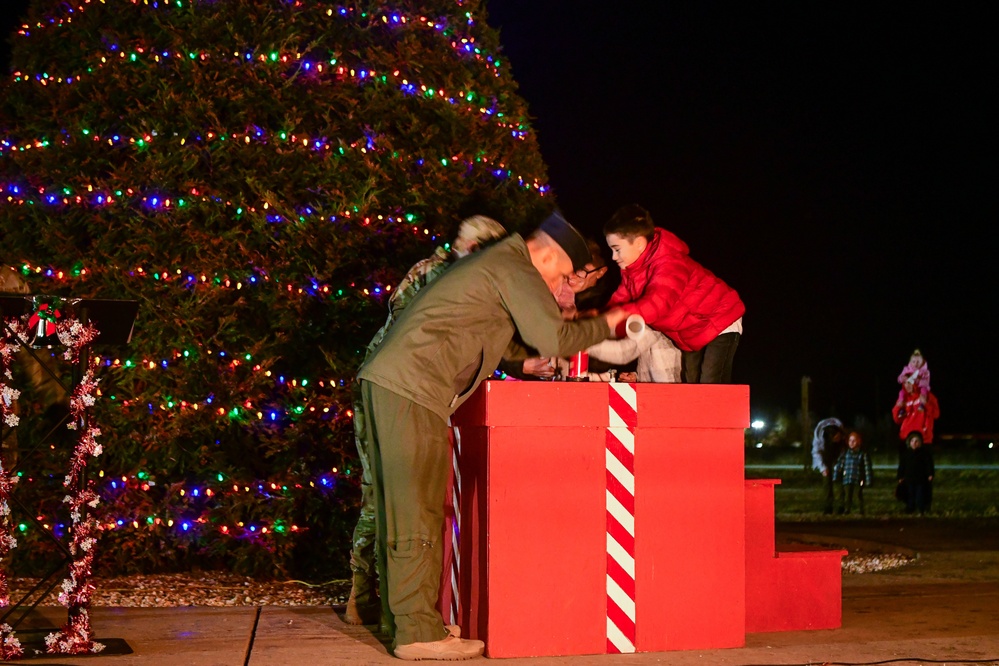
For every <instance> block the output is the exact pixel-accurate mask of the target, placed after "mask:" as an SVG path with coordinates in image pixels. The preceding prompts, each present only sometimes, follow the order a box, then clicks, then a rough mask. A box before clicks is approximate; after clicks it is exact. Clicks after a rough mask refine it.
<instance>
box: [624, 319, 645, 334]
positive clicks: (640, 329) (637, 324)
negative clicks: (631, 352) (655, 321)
mask: <svg viewBox="0 0 999 666" xmlns="http://www.w3.org/2000/svg"><path fill="white" fill-rule="evenodd" d="M624 330H625V333H626V335H627V336H628V337H629V338H631V339H632V340H637V339H638V338H640V337H641V335H642V333H644V332H645V320H644V319H642V315H637V314H633V315H631V316H629V317H628V318H627V319H626V320H625V322H624Z"/></svg>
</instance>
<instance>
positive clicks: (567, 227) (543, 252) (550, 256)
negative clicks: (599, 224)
mask: <svg viewBox="0 0 999 666" xmlns="http://www.w3.org/2000/svg"><path fill="white" fill-rule="evenodd" d="M527 249H528V252H530V254H531V263H533V264H534V267H535V268H536V269H537V270H538V272H539V273H541V277H542V278H543V279H544V281H545V283H546V284H547V285H548V289H549V290H550V291H551V292H552V293H553V294H557V293H558V291H559V290H560V289H561V287H562V283H564V282H566V281H567V280H568V279H569V277H570V276H572V275H573V274H574V273H575V271H577V270H586V264H587V262H589V261H590V259H591V257H590V251H589V249H588V248H587V247H586V241H585V240H584V239H583V236H582V234H580V233H579V231H577V230H576V228H575V227H573V226H572V225H571V224H569V223H568V222H566V220H565V218H564V217H562V215H561V213H559V212H557V211H556V212H555V213H552V214H551V215H550V216H549V217H548V218H547V219H546V220H545V221H544V222H542V223H541V226H539V227H538V228H537V229H536V230H535V231H534V233H532V234H531V235H530V236H528V237H527Z"/></svg>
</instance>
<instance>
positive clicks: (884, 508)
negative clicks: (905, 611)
mask: <svg viewBox="0 0 999 666" xmlns="http://www.w3.org/2000/svg"><path fill="white" fill-rule="evenodd" d="M934 453H935V455H934V459H935V464H936V475H935V476H934V479H933V506H932V511H931V514H932V515H934V516H940V517H962V518H973V517H995V516H999V464H996V463H994V462H992V461H991V460H988V459H986V460H983V459H982V458H981V456H980V455H977V453H976V452H972V453H974V455H969V452H968V451H963V450H949V449H945V448H941V449H937V450H936V451H935V452H934ZM873 462H874V483H873V484H872V485H871V486H870V487H868V488H865V489H864V505H865V509H866V511H865V514H866V516H867V517H868V518H879V517H899V516H904V515H906V514H905V511H904V508H905V507H904V506H903V505H902V504H901V503H900V502H899V501H898V500H896V499H895V485H896V480H895V479H896V468H897V458H896V457H895V456H894V454H887V453H880V454H878V453H876V454H874V456H873ZM746 478H756V479H759V478H765V479H780V480H781V483H780V485H779V486H777V487H776V489H775V493H774V503H775V505H776V511H777V519H778V520H784V521H814V520H837V519H847V518H856V517H858V516H859V512H858V509H857V507H856V499H855V500H854V502H855V505H854V512H853V515H852V516H842V517H841V516H835V515H834V516H827V515H824V514H823V513H822V508H823V504H824V498H825V488H824V485H823V478H822V475H821V474H819V473H818V472H816V471H813V470H811V469H807V470H806V469H805V462H804V460H803V459H802V457H801V454H800V453H799V452H796V451H793V450H788V451H786V452H784V453H783V454H782V453H781V452H773V451H769V452H766V453H761V452H758V451H756V450H754V449H751V448H747V449H746Z"/></svg>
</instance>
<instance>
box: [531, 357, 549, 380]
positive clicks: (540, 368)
mask: <svg viewBox="0 0 999 666" xmlns="http://www.w3.org/2000/svg"><path fill="white" fill-rule="evenodd" d="M524 374H525V375H532V376H534V377H553V376H554V375H555V366H554V365H553V364H552V362H551V359H550V358H529V359H525V360H524Z"/></svg>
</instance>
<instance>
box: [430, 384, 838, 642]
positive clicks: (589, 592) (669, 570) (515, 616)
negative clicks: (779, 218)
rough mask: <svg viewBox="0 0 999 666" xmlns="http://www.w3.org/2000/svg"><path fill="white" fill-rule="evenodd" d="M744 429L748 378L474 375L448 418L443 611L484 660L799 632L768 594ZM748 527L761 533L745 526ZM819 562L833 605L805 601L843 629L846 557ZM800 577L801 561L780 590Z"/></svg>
mask: <svg viewBox="0 0 999 666" xmlns="http://www.w3.org/2000/svg"><path fill="white" fill-rule="evenodd" d="M748 421H749V388H748V387H747V386H738V385H736V386H733V385H683V384H605V383H589V382H502V381H490V382H485V383H484V384H483V385H482V386H481V387H480V388H479V389H478V391H477V392H476V394H475V395H473V396H472V397H471V398H470V399H469V400H468V401H467V402H466V403H465V404H464V405H462V407H461V408H460V409H459V410H458V411H457V412H456V413H455V415H454V416H453V418H452V424H453V425H454V426H455V439H456V445H455V471H456V483H455V484H454V499H455V506H454V511H453V516H452V517H451V518H450V519H449V521H448V524H447V525H446V526H445V533H446V538H445V542H446V546H445V556H446V560H447V563H446V565H445V576H444V579H443V581H442V583H443V584H442V610H443V613H444V615H445V617H446V618H448V620H449V621H450V622H454V623H456V624H459V625H460V626H461V628H462V635H463V636H466V637H471V638H479V639H481V640H484V641H485V642H486V654H487V656H490V657H525V656H554V655H574V654H602V653H608V652H633V651H639V652H652V651H666V650H687V649H711V648H723V647H738V646H741V645H744V643H745V634H746V631H747V630H749V631H776V630H782V629H789V628H810V627H808V626H799V625H800V624H801V623H800V622H799V621H798V620H797V619H795V618H789V619H786V618H784V616H785V615H787V614H789V613H793V612H796V609H795V608H794V607H793V604H791V605H790V606H787V607H786V608H785V607H784V606H782V605H781V603H780V599H782V598H783V596H785V594H786V593H785V592H784V591H783V590H784V588H781V587H779V586H778V585H776V584H774V585H770V584H769V581H771V580H774V581H776V580H777V577H778V576H779V575H780V572H782V571H783V572H786V571H787V570H788V567H787V566H783V568H782V565H781V564H779V563H778V562H779V560H780V559H781V557H782V556H784V555H785V554H783V553H781V554H778V553H776V552H775V551H774V548H773V503H772V488H773V486H772V483H771V485H770V486H769V489H770V496H769V497H770V506H769V509H767V508H766V507H765V506H763V508H762V509H755V508H754V509H753V511H752V515H750V513H747V506H752V507H758V506H762V505H764V504H765V500H766V497H765V494H764V495H763V496H762V497H761V496H760V495H759V493H756V494H754V493H753V492H752V491H751V490H750V488H751V487H752V488H755V487H756V486H750V484H748V482H746V481H745V478H744V457H743V451H744V448H743V447H744V440H743V432H744V428H745V427H746V426H747V425H748ZM764 488H766V486H764ZM747 497H748V498H750V499H751V500H752V501H749V502H748V504H747ZM761 511H762V514H761ZM761 520H763V521H765V520H769V523H770V526H769V532H767V531H766V530H762V531H759V530H755V529H752V527H751V530H750V531H749V532H748V533H747V522H748V523H749V524H750V525H751V526H752V525H755V524H756V523H758V522H760V521H761ZM747 538H748V539H749V541H750V543H748V544H747ZM767 539H769V545H768V544H767V543H766V542H767ZM768 548H769V551H768ZM455 550H456V551H457V557H454V556H453V554H454V551H455ZM747 553H750V554H751V556H750V557H748V558H747ZM767 553H769V557H767V556H766V554H767ZM829 555H830V556H827V557H824V558H823V557H822V556H821V554H820V555H819V556H817V558H815V559H818V560H821V561H822V562H824V563H827V564H828V562H830V561H832V559H834V558H835V565H836V567H837V568H836V570H835V576H832V575H831V574H830V573H829V571H825V574H824V578H823V585H822V586H819V587H821V589H819V590H817V592H816V595H821V594H825V595H826V596H829V595H834V596H835V599H834V600H832V599H829V600H826V601H825V602H824V601H823V599H821V598H816V596H815V595H813V596H811V597H809V602H810V604H811V605H812V607H813V608H818V609H820V610H818V611H813V613H812V614H813V615H821V618H819V621H820V623H824V624H830V622H834V626H838V623H839V612H840V606H839V603H840V588H839V584H840V575H839V570H838V567H839V557H841V555H842V551H837V552H835V553H831V554H829ZM754 558H755V559H754ZM763 560H765V562H763ZM799 560H800V558H799ZM799 560H795V561H794V564H795V565H797V564H800V561H799ZM771 561H772V562H771ZM752 562H757V564H759V562H763V564H760V565H759V566H760V569H761V572H756V573H754V574H747V566H751V565H752V566H756V565H755V564H751V563H752ZM799 568H801V567H799ZM826 569H827V570H828V569H829V567H828V566H826ZM812 573H813V572H812V570H811V569H810V568H809V565H808V564H807V562H806V563H805V566H804V568H801V571H800V572H798V574H795V573H794V572H791V573H790V574H788V575H787V576H785V578H787V579H788V581H785V582H786V583H787V584H786V585H785V586H784V587H787V588H788V589H792V588H794V586H795V581H797V580H799V579H801V578H808V577H809V576H811V575H812ZM796 576H797V577H796ZM833 579H834V580H833ZM747 586H750V587H752V589H749V587H747ZM812 587H815V586H812ZM455 591H456V592H457V593H456V594H455ZM747 595H752V597H753V598H752V599H747ZM759 595H762V597H760V596H759ZM785 606H786V604H785ZM832 606H834V607H835V608H830V607H832ZM823 613H824V614H823ZM763 614H765V615H766V617H763V618H762V619H760V618H758V616H761V615H763ZM782 614H783V615H782ZM815 628H818V627H815Z"/></svg>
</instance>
